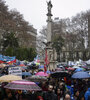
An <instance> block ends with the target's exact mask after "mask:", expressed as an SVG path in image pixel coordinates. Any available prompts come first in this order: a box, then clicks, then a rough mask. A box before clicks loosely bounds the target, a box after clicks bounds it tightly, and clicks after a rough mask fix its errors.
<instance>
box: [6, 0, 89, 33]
mask: <svg viewBox="0 0 90 100" xmlns="http://www.w3.org/2000/svg"><path fill="white" fill-rule="evenodd" d="M5 1H6V4H7V5H8V6H9V9H17V11H19V12H20V13H21V14H23V16H24V19H25V20H26V21H29V23H30V24H32V25H33V26H34V28H36V29H37V30H38V31H39V30H40V29H41V28H42V26H44V25H46V19H47V16H46V14H47V3H46V1H49V0H5ZM51 2H52V5H53V8H52V14H53V17H52V19H54V18H55V17H59V18H60V19H61V18H67V17H69V18H71V17H72V16H75V15H76V14H77V13H79V12H81V11H86V10H89V9H90V0H51Z"/></svg>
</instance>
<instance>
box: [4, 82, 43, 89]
mask: <svg viewBox="0 0 90 100" xmlns="http://www.w3.org/2000/svg"><path fill="white" fill-rule="evenodd" d="M4 88H8V89H15V90H30V91H41V90H42V89H41V88H40V87H39V86H38V85H37V84H36V83H34V82H30V81H26V80H21V81H13V82H11V83H9V84H7V85H6V86H4Z"/></svg>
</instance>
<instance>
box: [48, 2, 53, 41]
mask: <svg viewBox="0 0 90 100" xmlns="http://www.w3.org/2000/svg"><path fill="white" fill-rule="evenodd" d="M51 8H52V4H51V1H49V2H47V10H48V13H47V43H49V42H51V36H52V28H51V27H52V19H51V17H52V14H51Z"/></svg>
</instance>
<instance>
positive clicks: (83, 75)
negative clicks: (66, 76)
mask: <svg viewBox="0 0 90 100" xmlns="http://www.w3.org/2000/svg"><path fill="white" fill-rule="evenodd" d="M72 78H77V79H84V78H90V75H89V74H88V73H87V72H83V71H82V72H76V73H74V74H73V75H72Z"/></svg>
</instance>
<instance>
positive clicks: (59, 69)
mask: <svg viewBox="0 0 90 100" xmlns="http://www.w3.org/2000/svg"><path fill="white" fill-rule="evenodd" d="M55 71H63V69H62V68H56V69H55Z"/></svg>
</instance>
